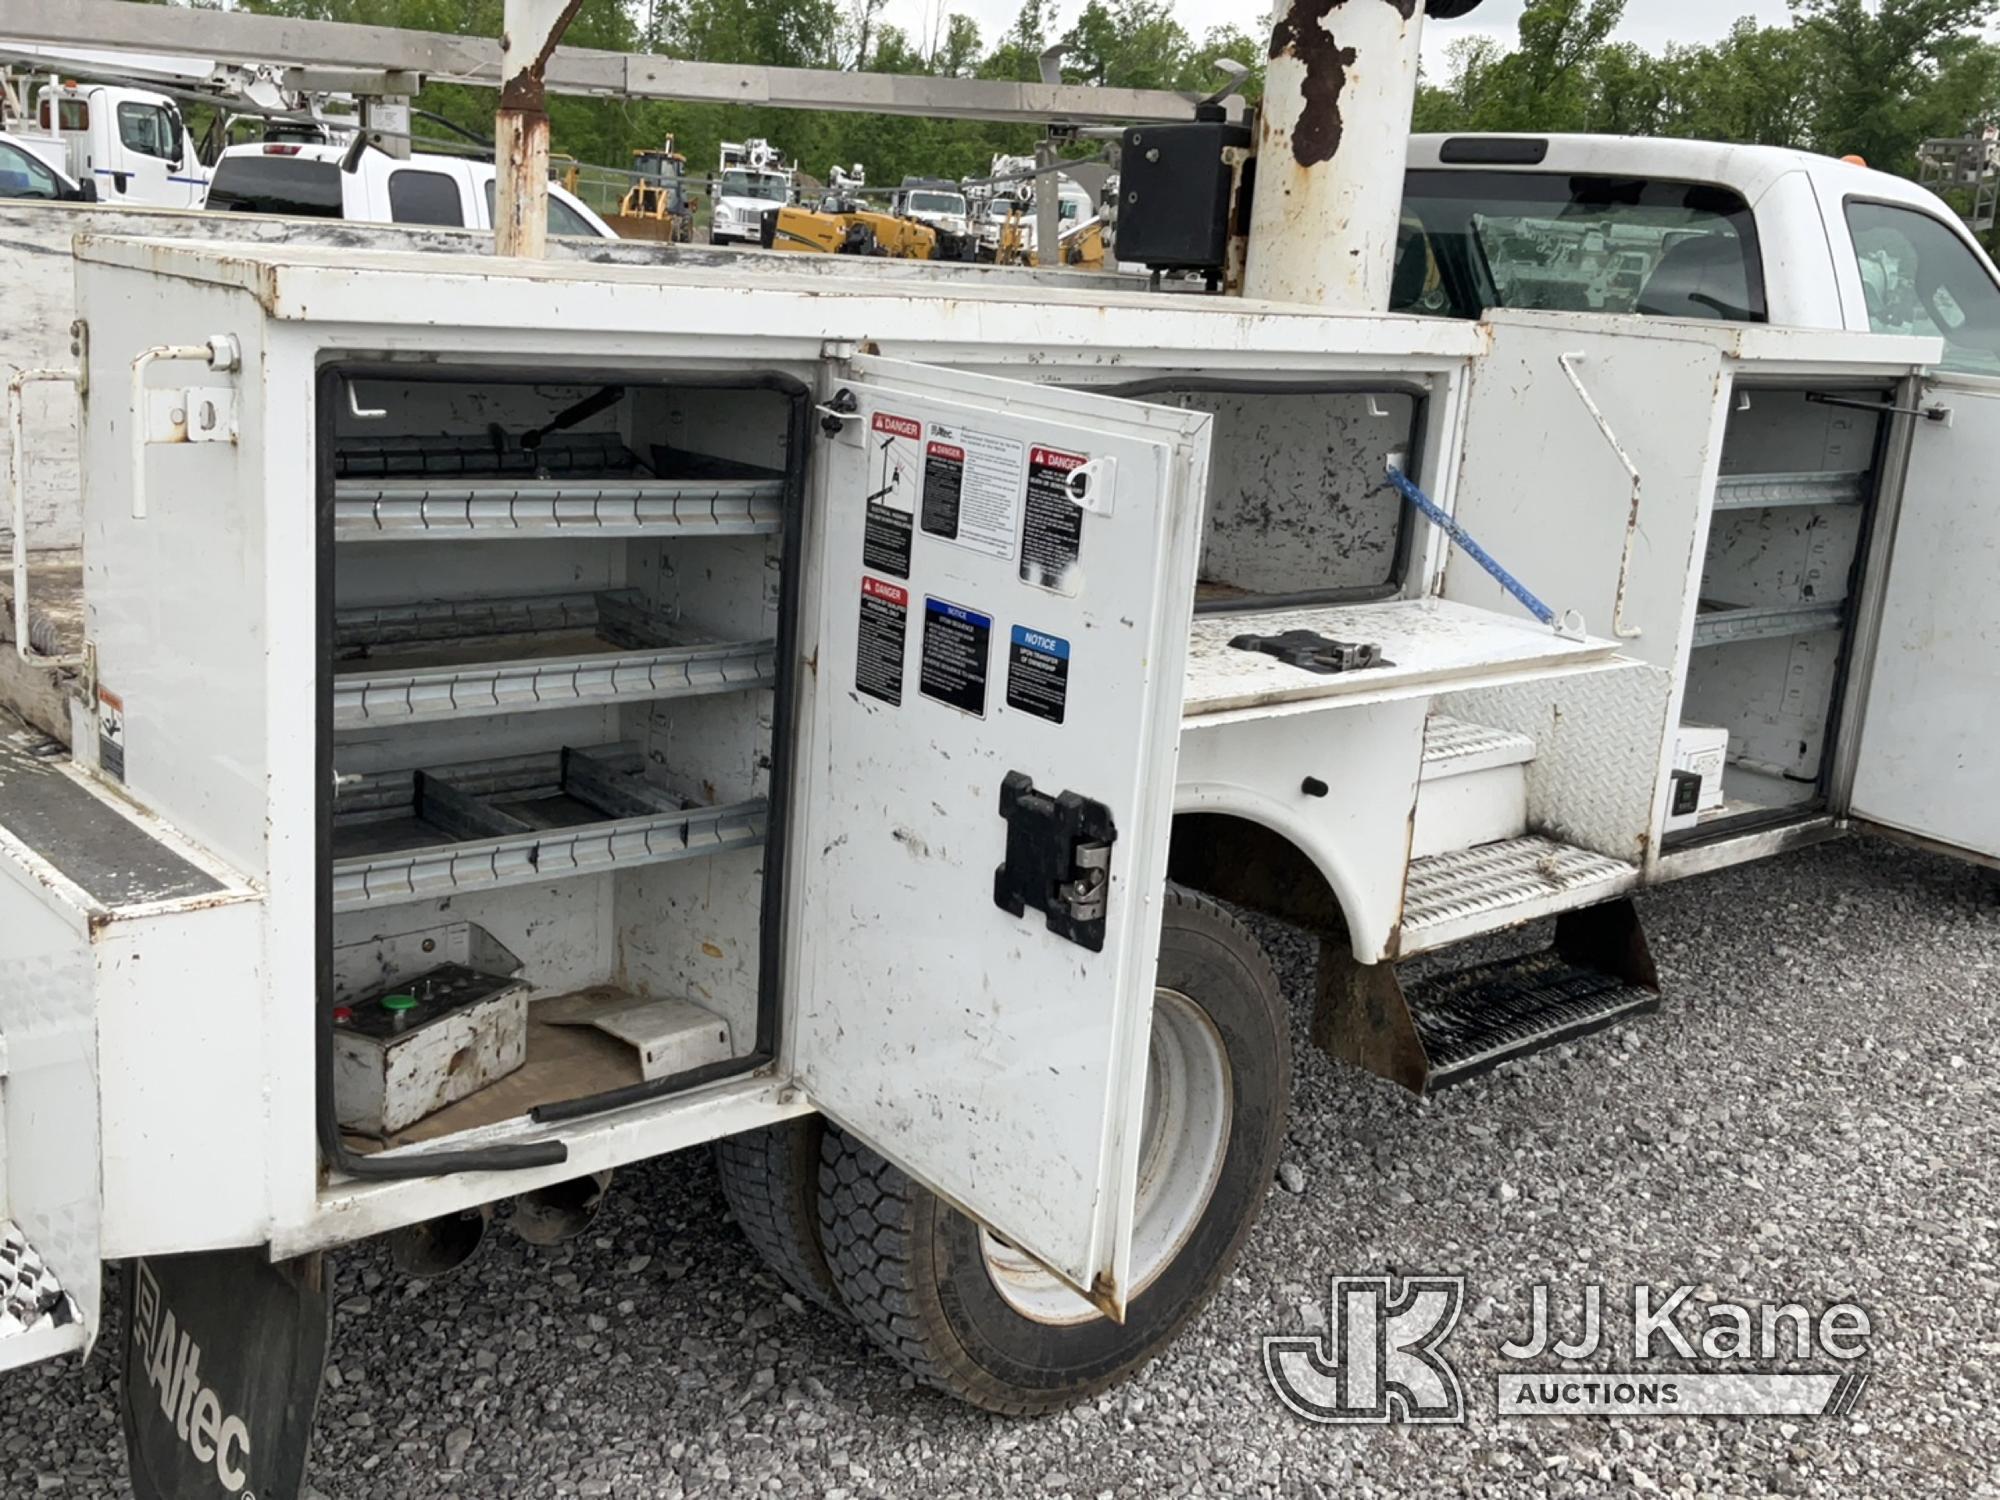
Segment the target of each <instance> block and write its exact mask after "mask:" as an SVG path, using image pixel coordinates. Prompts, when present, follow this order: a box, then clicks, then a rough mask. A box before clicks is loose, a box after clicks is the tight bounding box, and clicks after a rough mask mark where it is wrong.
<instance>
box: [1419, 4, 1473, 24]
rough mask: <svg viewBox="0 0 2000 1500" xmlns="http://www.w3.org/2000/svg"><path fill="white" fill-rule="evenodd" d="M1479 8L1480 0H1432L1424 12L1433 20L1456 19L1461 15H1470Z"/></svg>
mask: <svg viewBox="0 0 2000 1500" xmlns="http://www.w3.org/2000/svg"><path fill="white" fill-rule="evenodd" d="M1477 9H1479V0H1430V3H1429V4H1428V5H1426V6H1425V7H1424V14H1425V15H1427V16H1429V17H1430V18H1431V19H1432V20H1433V21H1456V20H1457V19H1458V18H1459V17H1460V16H1469V15H1471V14H1472V13H1473V12H1474V11H1475V10H1477Z"/></svg>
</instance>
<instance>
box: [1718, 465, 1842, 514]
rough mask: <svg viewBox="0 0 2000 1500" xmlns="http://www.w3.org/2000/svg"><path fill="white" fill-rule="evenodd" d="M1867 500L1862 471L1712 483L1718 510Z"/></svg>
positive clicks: (1728, 478)
mask: <svg viewBox="0 0 2000 1500" xmlns="http://www.w3.org/2000/svg"><path fill="white" fill-rule="evenodd" d="M1867 497H1868V474H1867V472H1866V471H1865V470H1845V471H1838V472H1826V473H1821V472H1806V473H1796V474H1724V475H1723V476H1722V477H1721V478H1720V479H1718V480H1716V482H1715V508H1716V509H1717V510H1769V509H1773V508H1775V507H1777V506H1783V505H1859V504H1860V503H1861V502H1862V501H1863V500H1865V499H1866V498H1867Z"/></svg>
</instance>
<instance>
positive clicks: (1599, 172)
mask: <svg viewBox="0 0 2000 1500" xmlns="http://www.w3.org/2000/svg"><path fill="white" fill-rule="evenodd" d="M1392 306H1393V307H1395V308H1396V309H1397V310H1398V311H1409V312H1425V313H1441V314H1446V315H1455V316H1461V317H1476V316H1478V315H1479V314H1480V313H1482V312H1483V311H1485V310H1486V309H1487V308H1490V307H1513V308H1540V309H1544V310H1560V311H1573V312H1609V313H1641V314H1647V315H1653V316H1666V317H1682V318H1697V319H1720V320H1725V321H1738V322H1750V323H1776V324H1782V325H1786V326H1789V327H1795V328H1846V329H1851V330H1854V331H1856V332H1875V333H1911V334H1923V335H1934V336H1937V337H1940V338H1942V339H1944V340H1945V345H1946V348H1945V360H1944V364H1945V367H1946V368H1949V369H1956V370H1965V371H1971V372H1982V373H1986V374H2000V275H1996V272H1995V270H1994V266H1993V263H1992V261H1991V260H1990V259H1989V258H1988V257H1987V255H1986V252H1985V251H1984V250H1983V249H1981V248H1980V246H1979V244H1978V242H1977V241H1976V240H1975V239H1973V237H1972V235H1971V234H1970V233H1969V232H1968V231H1967V230H1966V229H1965V227H1964V225H1963V224H1962V223H1961V222H1960V221H1959V219H1958V217H1957V216H1956V215H1955V214H1953V213H1952V212H1951V210H1950V209H1949V208H1948V207H1947V206H1946V205H1945V204H1944V203H1943V202H1941V201H1940V200H1939V199H1938V198H1937V196H1936V195H1935V194H1933V193H1931V192H1929V191H1927V190H1926V189H1924V188H1922V187H1920V186H1918V185H1917V184H1916V183H1914V182H1910V181H1908V180H1906V179H1904V178H1901V177H1896V176H1893V175H1891V174H1890V173H1887V172H1877V171H1873V170H1871V169H1869V168H1868V167H1866V166H1862V165H1859V164H1857V163H1855V162H1851V161H1841V160H1835V159H1833V158H1831V157H1826V156H1817V155H1814V154H1813V153H1811V152H1806V151H1791V150H1783V149H1780V148H1777V147H1770V146H1739V145H1726V144H1717V143H1714V142H1706V141H1681V140H1658V139H1648V138H1640V137H1632V136H1589V135H1547V136H1493V135H1419V136H1413V137H1412V138H1411V140H1410V147H1409V152H1408V172H1407V175H1406V177H1405V179H1404V208H1403V237H1402V242H1401V244H1400V246H1399V250H1398V257H1397V273H1396V286H1395V291H1394V295H1393V297H1392Z"/></svg>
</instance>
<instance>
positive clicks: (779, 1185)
mask: <svg viewBox="0 0 2000 1500" xmlns="http://www.w3.org/2000/svg"><path fill="white" fill-rule="evenodd" d="M825 1132H826V1124H825V1121H823V1120H822V1119H821V1118H820V1117H819V1116H818V1115H808V1116H806V1117H805V1118H804V1119H799V1120H787V1121H786V1122H785V1123H784V1124H782V1125H768V1126H766V1127H764V1128H763V1129H762V1130H746V1131H744V1132H743V1133H742V1134H741V1135H731V1136H724V1137H723V1138H722V1139H721V1140H719V1141H717V1142H716V1143H715V1170H716V1173H717V1175H718V1176H720V1177H721V1178H722V1196H723V1197H724V1198H726V1199H728V1200H729V1211H730V1212H731V1213H733V1214H734V1215H735V1216H736V1222H737V1224H738V1225H739V1226H741V1228H742V1230H743V1237H744V1238H745V1239H747V1240H748V1241H749V1242H750V1245H751V1248H753V1249H754V1250H755V1251H756V1252H757V1253H758V1254H759V1255H760V1256H762V1257H763V1259H764V1264H765V1265H767V1266H769V1267H770V1268H771V1269H772V1270H773V1271H776V1272H777V1273H778V1279H779V1280H780V1281H782V1282H784V1283H785V1285H786V1286H788V1287H790V1288H791V1289H792V1290H793V1291H795V1292H797V1293H798V1294H799V1295H800V1296H801V1297H803V1298H805V1299H806V1300H807V1301H808V1302H811V1303H814V1304H816V1305H818V1306H820V1307H823V1308H825V1309H826V1310H827V1311H828V1312H833V1313H841V1314H845V1312H846V1307H845V1305H844V1304H843V1303H842V1302H841V1300H840V1295H839V1293H838V1292H836V1291H835V1290H834V1286H833V1273H832V1272H831V1271H830V1270H828V1269H827V1264H826V1256H825V1255H824V1254H823V1253H822V1252H821V1250H820V1241H819V1160H820V1137H821V1136H822V1135H823V1134H825Z"/></svg>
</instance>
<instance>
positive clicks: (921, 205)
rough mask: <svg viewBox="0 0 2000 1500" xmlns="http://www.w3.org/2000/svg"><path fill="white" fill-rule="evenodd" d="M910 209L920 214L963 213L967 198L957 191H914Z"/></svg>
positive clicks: (911, 195) (911, 196)
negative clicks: (960, 195) (959, 194)
mask: <svg viewBox="0 0 2000 1500" xmlns="http://www.w3.org/2000/svg"><path fill="white" fill-rule="evenodd" d="M910 211H911V212H912V213H920V214H962V213H964V212H965V200H964V199H963V198H961V197H959V196H958V194H956V193H912V194H910Z"/></svg>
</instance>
